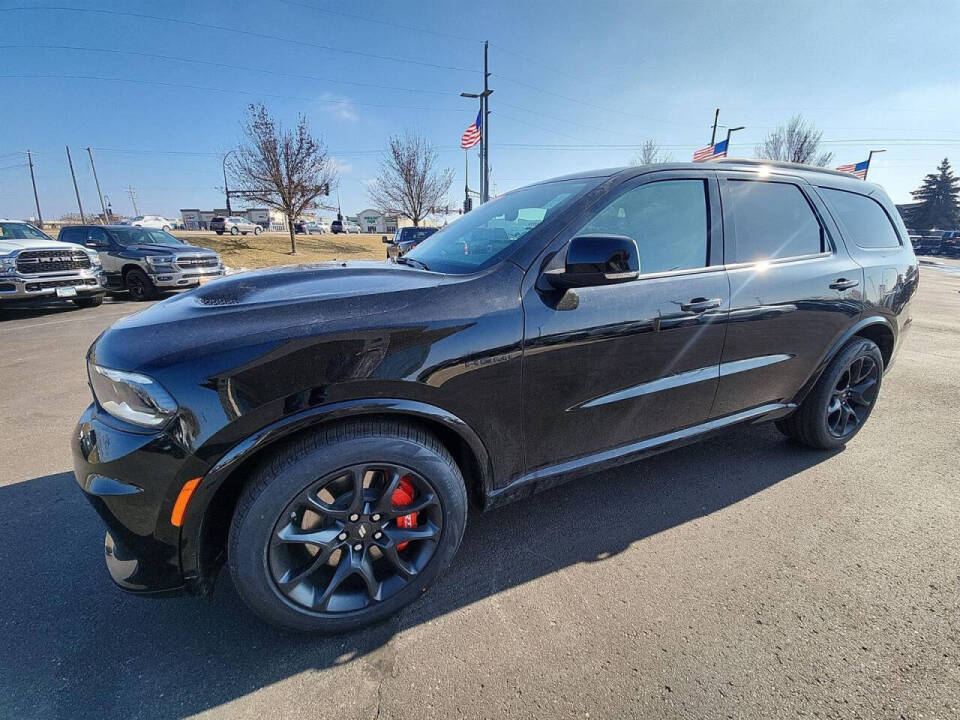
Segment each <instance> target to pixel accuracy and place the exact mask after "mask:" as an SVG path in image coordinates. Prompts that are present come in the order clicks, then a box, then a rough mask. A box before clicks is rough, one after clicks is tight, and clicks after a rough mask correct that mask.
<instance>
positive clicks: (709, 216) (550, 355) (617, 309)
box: [522, 170, 728, 473]
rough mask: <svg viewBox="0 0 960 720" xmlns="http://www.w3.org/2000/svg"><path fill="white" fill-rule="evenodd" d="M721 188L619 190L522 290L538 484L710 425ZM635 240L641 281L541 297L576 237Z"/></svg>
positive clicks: (722, 304) (532, 457) (638, 182)
mask: <svg viewBox="0 0 960 720" xmlns="http://www.w3.org/2000/svg"><path fill="white" fill-rule="evenodd" d="M718 210H719V196H718V192H717V187H716V180H715V178H714V176H713V173H712V172H711V171H709V170H702V171H696V170H691V171H669V172H659V173H651V174H647V175H643V176H640V177H638V178H634V179H632V180H627V181H626V182H624V183H622V184H621V185H620V186H619V187H617V188H614V189H613V190H611V191H610V192H609V193H608V194H607V195H606V196H605V197H604V198H601V199H600V200H598V201H597V203H596V204H594V205H593V206H592V207H591V208H589V209H587V210H585V211H584V212H583V213H582V214H581V216H580V217H579V218H578V220H576V221H575V222H573V223H572V224H571V226H570V227H568V229H567V230H565V231H564V232H563V233H561V235H560V236H558V238H557V239H555V240H554V242H553V243H552V244H551V245H550V247H548V248H547V249H546V250H545V251H544V254H543V255H541V258H540V259H538V260H537V261H536V262H535V263H534V265H533V267H532V268H531V270H530V271H529V272H528V273H527V275H526V277H525V279H524V283H523V291H522V292H523V296H522V298H523V308H524V317H525V339H524V355H523V394H524V402H523V407H524V431H525V436H524V445H525V447H526V453H527V468H528V471H530V472H536V471H539V470H543V471H544V472H547V473H549V472H551V470H550V466H556V465H558V464H560V463H564V462H565V461H566V462H569V463H570V464H571V465H572V466H576V465H577V464H578V463H579V464H583V465H586V464H589V463H591V462H593V461H594V460H598V459H602V458H598V455H597V454H598V453H605V452H607V451H609V453H610V454H612V455H617V454H623V453H625V452H630V449H629V448H630V446H631V445H632V444H634V443H636V442H638V441H641V440H644V439H648V438H653V437H656V436H658V435H663V434H665V433H668V432H670V431H672V430H676V429H679V428H683V427H688V426H691V425H696V424H699V423H702V422H705V421H706V420H707V416H708V414H709V412H710V407H711V405H712V403H713V398H714V394H715V391H716V388H717V375H718V365H719V362H720V354H721V351H722V348H723V334H724V327H725V325H724V319H725V317H726V313H727V305H728V284H727V278H726V274H725V272H724V270H723V267H722V265H721V244H722V241H721V239H720V234H721V225H720V220H719V212H718ZM585 234H604V235H628V236H630V237H632V238H633V239H634V240H635V241H636V242H637V245H638V249H639V251H640V272H641V275H640V277H639V278H638V279H636V280H633V281H631V282H626V283H620V284H616V285H606V286H597V287H585V288H577V289H576V290H572V291H567V292H566V293H562V294H560V295H559V296H558V293H557V292H556V291H550V290H545V289H543V288H542V287H539V288H538V285H537V279H538V277H539V274H540V271H541V268H542V266H543V263H544V262H546V260H547V258H549V257H551V256H553V255H554V253H556V252H563V251H564V249H565V246H566V244H567V243H568V242H569V241H570V240H571V239H572V238H573V237H575V236H577V235H585Z"/></svg>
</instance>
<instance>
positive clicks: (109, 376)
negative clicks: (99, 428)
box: [88, 363, 177, 428]
mask: <svg viewBox="0 0 960 720" xmlns="http://www.w3.org/2000/svg"><path fill="white" fill-rule="evenodd" d="M88 373H89V375H90V384H91V385H92V386H93V395H94V397H95V398H96V399H97V402H98V403H99V404H100V407H102V408H103V409H104V410H105V411H106V412H108V413H110V414H111V415H113V416H114V417H115V418H118V419H120V420H125V421H126V422H130V423H133V424H134V425H142V426H143V427H149V428H158V427H160V426H161V425H164V424H165V423H166V422H167V421H168V420H169V419H170V418H172V417H173V415H174V413H176V411H177V403H176V402H175V401H174V399H173V398H172V397H170V393H168V392H167V391H166V390H164V389H163V386H162V385H161V384H160V383H158V382H157V381H156V380H154V379H153V378H150V377H147V376H146V375H141V374H140V373H133V372H124V371H122V370H111V369H110V368H105V367H100V366H99V365H94V364H93V363H89V365H88Z"/></svg>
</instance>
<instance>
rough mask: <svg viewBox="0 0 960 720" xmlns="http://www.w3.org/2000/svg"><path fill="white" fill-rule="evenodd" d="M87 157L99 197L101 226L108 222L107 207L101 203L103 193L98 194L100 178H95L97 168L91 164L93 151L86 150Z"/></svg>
mask: <svg viewBox="0 0 960 720" xmlns="http://www.w3.org/2000/svg"><path fill="white" fill-rule="evenodd" d="M87 155H89V156H90V169H91V170H93V181H94V182H95V183H96V184H97V195H99V196H100V209H101V210H103V224H104V225H106V224H107V223H108V222H110V219H109V218H108V217H107V206H106V205H105V204H104V202H103V193H102V192H100V178H98V177H97V166H96V165H94V164H93V150H91V149H90V148H89V147H88V148H87Z"/></svg>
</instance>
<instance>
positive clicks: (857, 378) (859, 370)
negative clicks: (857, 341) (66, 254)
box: [826, 355, 880, 439]
mask: <svg viewBox="0 0 960 720" xmlns="http://www.w3.org/2000/svg"><path fill="white" fill-rule="evenodd" d="M879 389H880V367H879V366H878V365H877V363H876V362H875V361H874V359H873V358H871V357H870V356H869V355H861V356H858V357H856V358H854V360H853V362H851V363H850V364H849V365H848V366H847V367H846V369H845V370H844V371H843V373H841V375H840V379H839V380H838V381H837V383H836V385H834V388H833V393H832V395H831V397H830V402H829V403H828V404H827V409H826V414H827V427H828V428H829V430H830V434H831V435H833V436H834V437H835V438H840V439H846V438H847V437H849V436H851V435H853V433H854V432H855V430H856V429H857V428H859V427H860V426H861V425H862V424H863V421H864V420H866V419H867V415H869V414H870V408H871V407H873V403H874V401H875V400H876V399H877V391H878V390H879Z"/></svg>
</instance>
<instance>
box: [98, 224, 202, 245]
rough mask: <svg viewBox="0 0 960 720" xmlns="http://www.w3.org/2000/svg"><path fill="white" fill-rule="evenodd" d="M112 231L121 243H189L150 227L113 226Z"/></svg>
mask: <svg viewBox="0 0 960 720" xmlns="http://www.w3.org/2000/svg"><path fill="white" fill-rule="evenodd" d="M110 232H111V233H113V236H114V237H115V238H116V240H117V242H118V243H120V244H121V245H187V244H188V243H185V242H184V241H182V240H180V239H179V238H176V237H174V236H173V235H171V234H170V233H168V232H166V231H164V230H151V229H150V228H135V227H130V228H126V227H125V228H111V230H110Z"/></svg>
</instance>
